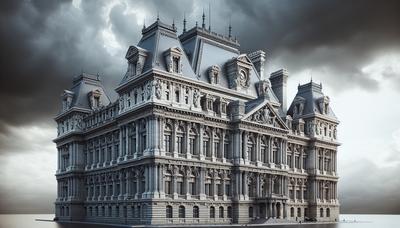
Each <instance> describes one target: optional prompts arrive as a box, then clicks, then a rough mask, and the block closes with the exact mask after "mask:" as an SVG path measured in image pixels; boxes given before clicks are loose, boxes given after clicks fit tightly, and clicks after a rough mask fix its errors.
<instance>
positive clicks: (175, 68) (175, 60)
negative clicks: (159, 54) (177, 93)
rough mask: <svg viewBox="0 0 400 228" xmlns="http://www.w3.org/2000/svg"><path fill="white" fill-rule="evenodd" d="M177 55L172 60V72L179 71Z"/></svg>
mask: <svg viewBox="0 0 400 228" xmlns="http://www.w3.org/2000/svg"><path fill="white" fill-rule="evenodd" d="M179 59H180V58H179V57H174V58H173V62H174V67H173V72H174V73H179V71H178V70H179Z"/></svg>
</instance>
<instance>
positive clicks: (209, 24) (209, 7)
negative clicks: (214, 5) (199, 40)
mask: <svg viewBox="0 0 400 228" xmlns="http://www.w3.org/2000/svg"><path fill="white" fill-rule="evenodd" d="M208 31H210V32H211V3H208Z"/></svg>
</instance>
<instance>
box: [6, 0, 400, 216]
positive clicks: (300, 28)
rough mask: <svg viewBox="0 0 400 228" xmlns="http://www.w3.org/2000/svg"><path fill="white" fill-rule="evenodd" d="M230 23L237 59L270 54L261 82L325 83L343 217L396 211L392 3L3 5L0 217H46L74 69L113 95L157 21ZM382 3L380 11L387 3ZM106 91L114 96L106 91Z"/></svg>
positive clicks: (396, 21) (399, 48) (398, 85)
mask: <svg viewBox="0 0 400 228" xmlns="http://www.w3.org/2000/svg"><path fill="white" fill-rule="evenodd" d="M208 3H210V5H211V29H212V30H213V31H215V32H218V33H222V34H227V31H228V25H229V21H231V23H232V27H233V31H232V33H233V35H234V36H237V38H238V40H239V42H240V44H241V51H242V52H243V53H246V52H251V51H254V50H258V49H262V50H264V51H266V53H267V67H266V68H267V69H266V71H267V72H268V74H269V73H270V72H272V71H275V70H278V69H280V68H286V69H287V70H288V71H289V73H290V76H289V84H288V94H289V96H288V97H289V99H290V100H289V101H288V102H289V103H291V100H292V99H293V97H294V95H295V93H296V90H297V85H298V83H302V84H303V83H306V82H308V81H309V80H310V78H311V77H312V79H313V81H316V82H318V83H319V82H322V84H323V90H324V92H325V94H326V95H328V96H330V98H331V102H332V107H333V110H334V112H335V113H336V115H337V116H338V118H339V120H340V121H341V123H340V127H339V131H338V135H339V140H340V142H341V143H342V144H343V145H342V146H341V147H340V148H339V151H338V159H339V162H338V170H339V175H340V177H341V179H340V182H339V183H340V184H339V197H340V203H341V212H342V213H400V190H399V189H400V177H399V174H400V121H399V117H400V105H399V98H400V13H399V12H400V4H399V3H400V1H390V0H388V1H379V2H378V1H366V0H359V1H348V0H346V1H345V0H343V1H331V0H315V1H314V0H313V1H312V0H302V1H300V0H299V1H294V0H293V1H289V0H287V1H286V0H279V1H278V0H274V1H246V2H245V1H228V0H227V1H212V0H209V1H186V0H185V1H184V0H176V1H169V0H165V1H149V0H146V1H128V0H113V1H82V2H81V1H55V0H54V1H51V0H49V1H28V0H25V1H1V2H0V48H1V49H0V50H1V51H0V67H1V74H0V100H1V105H0V165H1V169H0V199H1V202H0V213H4V212H10V213H15V212H20V213H27V212H29V213H50V212H52V210H53V202H54V200H55V197H56V195H55V192H56V180H55V177H54V173H55V169H56V148H55V144H53V143H52V141H51V140H52V139H54V138H55V137H56V125H55V122H54V121H53V117H54V116H55V115H56V114H57V112H58V109H59V108H60V95H61V93H62V91H63V90H64V89H68V88H69V87H70V86H71V83H72V78H73V77H74V76H76V75H78V74H79V73H80V72H81V71H85V72H88V73H93V74H97V73H99V74H100V76H101V78H102V79H103V81H104V84H105V85H106V86H107V87H108V88H114V87H115V85H116V84H117V83H118V82H119V81H120V80H121V79H122V76H123V75H124V73H125V70H126V61H125V59H124V56H125V53H126V50H127V48H128V46H129V45H132V44H137V42H138V41H139V39H140V35H141V28H142V27H143V23H144V22H145V23H146V25H149V24H151V23H153V22H154V20H155V18H156V15H157V11H159V14H160V18H161V20H162V21H163V22H165V23H171V24H172V21H173V20H174V19H175V23H176V24H177V26H178V29H179V32H181V31H182V26H181V25H182V20H183V15H184V13H185V14H186V18H187V20H188V27H192V26H194V25H195V22H196V21H199V24H201V14H202V11H203V8H204V9H205V11H206V14H207V24H208V18H209V15H208V5H209V4H208ZM383 3H384V4H383ZM110 90H111V89H110Z"/></svg>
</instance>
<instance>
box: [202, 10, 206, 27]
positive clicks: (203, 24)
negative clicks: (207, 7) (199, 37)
mask: <svg viewBox="0 0 400 228" xmlns="http://www.w3.org/2000/svg"><path fill="white" fill-rule="evenodd" d="M202 18H203V23H202V24H201V27H202V28H205V27H206V23H205V21H206V15H205V14H204V8H203V16H202Z"/></svg>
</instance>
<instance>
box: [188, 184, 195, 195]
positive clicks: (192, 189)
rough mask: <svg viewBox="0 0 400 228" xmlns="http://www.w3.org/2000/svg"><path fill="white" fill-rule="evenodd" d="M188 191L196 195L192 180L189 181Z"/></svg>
mask: <svg viewBox="0 0 400 228" xmlns="http://www.w3.org/2000/svg"><path fill="white" fill-rule="evenodd" d="M189 192H190V194H191V195H193V196H194V195H196V186H195V183H194V182H190V183H189Z"/></svg>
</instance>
